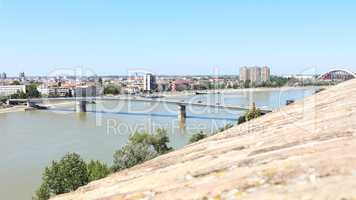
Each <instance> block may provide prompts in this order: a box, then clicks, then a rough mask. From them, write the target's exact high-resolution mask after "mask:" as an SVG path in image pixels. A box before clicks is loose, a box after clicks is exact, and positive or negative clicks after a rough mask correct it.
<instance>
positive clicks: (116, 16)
mask: <svg viewBox="0 0 356 200" xmlns="http://www.w3.org/2000/svg"><path fill="white" fill-rule="evenodd" d="M355 6H356V3H355V2H352V1H343V2H331V1H313V2H309V1H305V0H304V1H298V2H282V1H273V2H267V1H264V2H261V1H245V2H241V1H239V2H234V1H224V2H211V1H194V2H191V1H189V2H188V1H180V2H166V1H155V2H140V3H139V4H138V3H133V2H130V1H120V2H114V1H108V2H106V3H101V2H87V1H76V2H70V1H61V2H56V3H55V2H45V1H38V2H23V1H5V0H2V1H0V24H1V26H0V32H1V37H0V43H1V44H2V45H1V48H0V55H1V57H0V58H1V62H0V71H6V72H7V74H8V75H9V76H14V75H17V74H18V72H20V71H24V72H25V73H26V74H33V75H46V74H47V73H49V72H50V71H52V70H54V69H57V68H63V67H64V68H73V67H77V66H83V67H85V68H90V69H93V71H95V72H96V73H97V74H99V75H115V74H118V75H126V74H127V71H128V70H130V69H133V68H144V69H149V70H151V71H152V72H154V73H160V74H167V75H174V74H178V75H186V74H202V72H204V74H214V71H216V69H218V71H219V72H220V73H221V74H238V68H239V67H241V66H245V65H247V66H253V65H258V66H264V65H267V66H270V67H271V68H272V69H273V70H272V72H271V73H273V74H295V73H301V72H303V71H305V70H308V69H311V68H316V72H317V73H322V72H324V71H326V70H328V69H330V68H336V67H339V68H346V69H349V70H353V71H356V60H355V58H354V55H353V54H354V53H353V52H355V51H356V40H355V37H354V35H355V34H356V28H355V27H356V20H355V18H356V14H355V13H354V11H353V10H354V9H353V8H355Z"/></svg>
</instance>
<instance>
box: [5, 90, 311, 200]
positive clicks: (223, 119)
mask: <svg viewBox="0 0 356 200" xmlns="http://www.w3.org/2000/svg"><path fill="white" fill-rule="evenodd" d="M313 93H314V89H313V88H300V89H288V90H270V91H252V92H251V91H245V92H230V93H226V94H208V95H186V96H172V97H166V98H167V99H172V100H183V101H186V102H187V101H191V102H201V103H210V104H216V103H218V104H224V105H236V106H248V105H251V102H256V105H257V107H261V108H264V109H274V110H276V109H278V108H279V107H281V106H283V105H284V104H285V102H286V100H288V99H294V100H298V99H302V98H304V97H306V96H310V95H311V94H313ZM73 109H74V106H73V105H62V106H59V107H56V108H52V109H50V110H43V111H30V112H15V113H3V114H0V136H1V140H0V156H1V160H0V177H1V178H0V194H1V198H2V199H14V200H25V199H31V196H32V194H33V192H34V191H35V189H36V188H37V187H38V186H39V184H40V182H41V174H42V172H43V170H44V168H45V167H46V166H47V165H49V164H50V162H51V161H52V160H58V159H60V158H61V157H62V156H63V155H65V154H66V153H68V152H76V153H79V154H80V155H81V156H82V157H83V158H84V159H85V160H90V159H97V160H101V161H104V162H106V163H108V164H111V163H112V155H113V153H114V151H115V150H117V149H119V148H120V147H121V146H122V145H124V144H125V143H126V142H127V139H128V137H129V135H130V134H131V133H133V132H135V131H147V132H152V131H154V130H155V129H157V128H164V129H166V130H167V131H168V134H169V138H170V145H171V146H172V147H174V148H175V149H178V148H181V147H183V146H184V145H186V144H187V142H188V140H189V138H190V136H191V134H193V133H197V132H199V131H203V132H205V133H213V132H215V131H217V129H218V128H220V127H223V126H224V125H226V124H229V123H236V119H237V118H238V116H240V115H241V114H243V112H242V111H236V110H235V111H233V110H222V109H216V108H202V107H188V108H187V119H186V121H185V123H181V122H179V121H178V119H177V106H175V105H172V104H171V105H169V104H168V105H166V104H162V103H157V104H156V103H144V102H119V103H117V102H116V103H115V102H97V103H96V104H92V105H89V107H88V110H89V112H87V113H84V114H78V113H75V112H74V111H73Z"/></svg>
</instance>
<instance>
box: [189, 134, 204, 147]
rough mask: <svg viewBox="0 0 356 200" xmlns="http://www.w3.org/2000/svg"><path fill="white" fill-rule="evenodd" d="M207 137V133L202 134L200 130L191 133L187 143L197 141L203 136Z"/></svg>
mask: <svg viewBox="0 0 356 200" xmlns="http://www.w3.org/2000/svg"><path fill="white" fill-rule="evenodd" d="M206 137H208V135H206V134H204V133H203V132H202V131H201V132H200V133H195V134H193V135H192V137H191V138H190V139H189V143H190V144H191V143H194V142H198V141H199V140H202V139H204V138H206Z"/></svg>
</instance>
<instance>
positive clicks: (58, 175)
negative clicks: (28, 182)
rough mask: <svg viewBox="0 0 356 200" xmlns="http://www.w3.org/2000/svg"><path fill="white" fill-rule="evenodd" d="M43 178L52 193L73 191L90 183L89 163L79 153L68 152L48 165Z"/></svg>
mask: <svg viewBox="0 0 356 200" xmlns="http://www.w3.org/2000/svg"><path fill="white" fill-rule="evenodd" d="M42 179H43V184H45V185H47V186H48V189H49V191H50V194H55V195H57V194H63V193H66V192H71V191H74V190H76V189H77V188H78V187H80V186H83V185H85V184H87V183H88V173H87V165H86V163H85V162H84V161H83V160H82V159H81V158H80V156H79V155H78V154H76V153H71V154H67V155H65V156H64V157H63V158H62V159H61V160H60V161H58V162H57V161H53V162H52V165H51V166H49V167H46V169H45V172H44V174H43V177H42ZM40 189H41V188H40Z"/></svg>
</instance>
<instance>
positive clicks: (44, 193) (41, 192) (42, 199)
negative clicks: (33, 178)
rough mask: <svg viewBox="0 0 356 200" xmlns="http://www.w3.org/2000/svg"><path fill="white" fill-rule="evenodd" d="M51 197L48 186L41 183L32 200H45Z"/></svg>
mask: <svg viewBox="0 0 356 200" xmlns="http://www.w3.org/2000/svg"><path fill="white" fill-rule="evenodd" d="M50 197H51V194H50V191H49V188H48V185H47V184H45V183H42V184H41V186H40V187H39V188H38V189H37V190H36V193H35V195H34V197H32V199H33V200H47V199H49V198H50Z"/></svg>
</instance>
